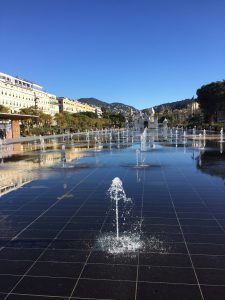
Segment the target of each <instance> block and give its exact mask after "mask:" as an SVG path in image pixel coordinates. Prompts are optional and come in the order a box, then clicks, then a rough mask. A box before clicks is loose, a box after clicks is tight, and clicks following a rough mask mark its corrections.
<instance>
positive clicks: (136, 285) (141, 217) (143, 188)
mask: <svg viewBox="0 0 225 300" xmlns="http://www.w3.org/2000/svg"><path fill="white" fill-rule="evenodd" d="M143 173H144V176H143V180H142V195H141V215H140V222H142V220H143V204H144V190H145V186H144V183H145V169H144V170H143ZM141 226H142V223H141V225H140V234H141ZM137 259H138V260H137V275H136V284H135V300H136V299H137V291H138V281H139V265H140V251H138V257H137Z"/></svg>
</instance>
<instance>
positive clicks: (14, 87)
mask: <svg viewBox="0 0 225 300" xmlns="http://www.w3.org/2000/svg"><path fill="white" fill-rule="evenodd" d="M42 89H43V87H42V86H40V85H38V84H36V83H33V82H31V81H28V80H25V79H22V78H19V77H13V76H10V75H7V74H4V73H0V105H4V106H6V107H8V108H9V109H10V110H11V112H12V113H17V112H19V111H20V109H22V108H28V107H31V106H33V107H36V108H38V109H41V110H43V112H44V113H47V114H50V115H55V114H56V113H57V112H59V106H58V101H57V99H56V96H55V95H53V94H49V93H46V92H44V91H43V90H42Z"/></svg>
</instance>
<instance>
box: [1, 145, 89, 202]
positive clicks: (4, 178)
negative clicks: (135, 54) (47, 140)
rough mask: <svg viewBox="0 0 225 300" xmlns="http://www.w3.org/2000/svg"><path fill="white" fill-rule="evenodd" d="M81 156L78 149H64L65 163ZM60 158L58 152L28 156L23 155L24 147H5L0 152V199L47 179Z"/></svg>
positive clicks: (81, 153) (82, 154)
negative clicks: (35, 181) (32, 182)
mask: <svg viewBox="0 0 225 300" xmlns="http://www.w3.org/2000/svg"><path fill="white" fill-rule="evenodd" d="M33 146H35V145H33ZM26 147H27V146H26ZM83 156H84V153H83V152H81V151H80V150H78V149H75V148H73V149H66V154H65V158H66V161H67V162H71V161H73V160H77V159H80V158H81V157H83ZM61 157H62V154H61V151H59V150H56V151H50V152H43V153H42V152H41V151H39V152H37V153H35V152H31V154H29V155H28V154H26V153H24V145H21V144H15V145H7V146H6V145H5V147H2V149H1V151H0V162H1V165H0V170H1V171H0V182H1V185H0V197H1V196H3V195H5V194H7V193H9V192H11V191H13V190H16V189H18V188H20V187H22V186H24V185H25V184H27V183H29V182H31V181H33V180H37V179H43V178H47V177H48V176H49V175H50V174H52V172H50V170H49V169H48V168H49V167H52V166H54V165H56V164H58V163H60V162H61Z"/></svg>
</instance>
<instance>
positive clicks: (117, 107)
mask: <svg viewBox="0 0 225 300" xmlns="http://www.w3.org/2000/svg"><path fill="white" fill-rule="evenodd" d="M78 101H80V102H82V103H87V104H89V105H93V106H98V107H104V108H105V109H106V110H107V111H108V112H110V113H116V114H117V113H121V114H125V115H127V114H128V113H129V112H130V110H131V109H132V110H133V111H137V109H136V108H135V107H133V106H130V105H126V104H123V103H119V102H113V103H107V102H105V101H102V100H98V99H96V98H80V99H78Z"/></svg>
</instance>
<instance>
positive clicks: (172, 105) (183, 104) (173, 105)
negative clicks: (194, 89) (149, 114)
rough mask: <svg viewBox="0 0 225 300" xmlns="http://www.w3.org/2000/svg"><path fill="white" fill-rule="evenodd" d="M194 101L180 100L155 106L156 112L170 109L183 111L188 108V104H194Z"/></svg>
mask: <svg viewBox="0 0 225 300" xmlns="http://www.w3.org/2000/svg"><path fill="white" fill-rule="evenodd" d="M193 100H194V99H185V100H179V101H175V102H168V103H163V104H160V105H157V106H154V109H155V111H156V112H160V111H161V110H162V109H165V108H170V109H182V108H186V107H187V105H188V104H190V103H191V102H193Z"/></svg>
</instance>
